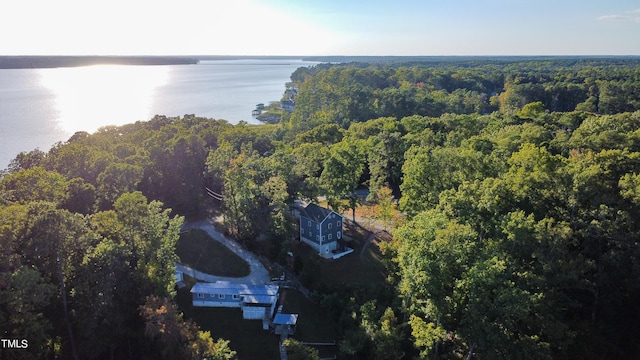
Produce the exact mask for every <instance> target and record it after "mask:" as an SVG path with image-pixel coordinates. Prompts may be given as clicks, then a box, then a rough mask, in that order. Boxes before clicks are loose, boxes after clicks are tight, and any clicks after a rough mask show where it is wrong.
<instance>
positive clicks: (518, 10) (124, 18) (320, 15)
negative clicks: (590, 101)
mask: <svg viewBox="0 0 640 360" xmlns="http://www.w3.org/2000/svg"><path fill="white" fill-rule="evenodd" d="M0 34H2V37H0V55H296V56H297V55H396V56H409V55H640V1H638V0H633V1H632V0H393V1H382V0H295V1H294V0H228V1H221V0H173V1H165V0H153V1H152V0H109V1H104V0H99V1H96V0H54V1H52V0H19V1H7V2H4V3H3V4H1V5H0Z"/></svg>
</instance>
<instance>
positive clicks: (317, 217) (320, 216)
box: [301, 204, 331, 222]
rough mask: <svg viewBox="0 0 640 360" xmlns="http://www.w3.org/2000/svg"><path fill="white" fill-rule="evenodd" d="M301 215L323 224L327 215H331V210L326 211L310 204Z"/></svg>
mask: <svg viewBox="0 0 640 360" xmlns="http://www.w3.org/2000/svg"><path fill="white" fill-rule="evenodd" d="M301 214H302V216H304V217H306V218H307V219H310V220H313V221H315V222H322V220H324V218H326V217H327V215H329V214H331V210H329V209H325V208H323V207H321V206H318V205H316V204H309V205H307V207H306V208H304V210H302V212H301Z"/></svg>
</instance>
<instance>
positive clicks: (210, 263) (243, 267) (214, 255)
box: [176, 229, 251, 277]
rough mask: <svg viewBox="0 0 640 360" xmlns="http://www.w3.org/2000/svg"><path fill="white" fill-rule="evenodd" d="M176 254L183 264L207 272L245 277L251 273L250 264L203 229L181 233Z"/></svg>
mask: <svg viewBox="0 0 640 360" xmlns="http://www.w3.org/2000/svg"><path fill="white" fill-rule="evenodd" d="M176 254H177V255H178V257H179V258H180V262H181V263H182V264H183V265H186V266H189V267H190V268H193V269H196V270H198V271H202V272H204V273H207V274H212V275H218V276H228V277H243V276H247V275H249V273H250V271H251V269H250V268H249V264H248V263H247V262H246V261H244V260H243V259H242V258H240V257H239V256H238V255H236V253H234V252H233V251H231V250H229V249H228V248H227V247H226V246H224V245H222V244H220V243H219V242H217V241H215V240H214V239H212V238H211V237H210V236H209V234H207V233H206V232H205V231H203V230H197V229H196V230H189V231H186V232H184V233H182V234H180V239H178V244H177V245H176Z"/></svg>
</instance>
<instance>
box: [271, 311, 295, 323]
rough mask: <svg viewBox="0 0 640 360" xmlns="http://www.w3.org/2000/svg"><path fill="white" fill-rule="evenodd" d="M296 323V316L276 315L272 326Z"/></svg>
mask: <svg viewBox="0 0 640 360" xmlns="http://www.w3.org/2000/svg"><path fill="white" fill-rule="evenodd" d="M297 322H298V314H281V313H278V314H276V317H275V318H273V324H274V325H295V324H296V323H297Z"/></svg>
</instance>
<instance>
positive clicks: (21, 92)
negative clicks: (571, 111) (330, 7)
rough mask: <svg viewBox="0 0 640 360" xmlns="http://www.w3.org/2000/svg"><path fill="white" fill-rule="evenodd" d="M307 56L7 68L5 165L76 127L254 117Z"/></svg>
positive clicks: (0, 94) (1, 115) (0, 138)
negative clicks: (184, 117) (155, 118)
mask: <svg viewBox="0 0 640 360" xmlns="http://www.w3.org/2000/svg"><path fill="white" fill-rule="evenodd" d="M314 64H316V63H311V62H303V61H301V60H224V61H223V60H219V61H202V62H201V63H200V64H198V65H169V66H112V65H111V66H110V65H101V66H86V67H75V68H57V69H11V70H0V168H5V167H6V166H7V165H8V163H9V162H10V161H11V159H13V158H14V157H15V156H16V155H17V154H18V153H19V152H21V151H30V150H33V149H35V148H40V150H43V151H45V152H46V151H48V150H49V148H50V147H51V145H53V144H55V143H56V142H58V141H65V140H67V139H68V138H69V137H70V136H71V135H73V133H75V132H76V131H88V132H93V131H95V130H97V129H98V128H100V127H102V126H105V125H123V124H127V123H131V122H135V121H138V120H149V119H150V118H152V117H153V116H154V115H156V114H161V115H167V116H182V115H184V114H196V115H197V116H203V117H209V118H215V119H225V120H227V121H229V122H231V123H237V122H239V121H240V120H244V121H246V122H248V123H259V122H258V121H256V120H255V119H253V118H252V117H251V110H253V109H254V108H255V105H256V104H258V103H265V104H267V103H268V102H269V101H277V100H280V98H281V97H282V94H283V92H284V90H285V83H286V82H288V81H290V79H289V77H290V75H291V73H293V71H295V69H297V68H298V67H301V66H311V65H314Z"/></svg>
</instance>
